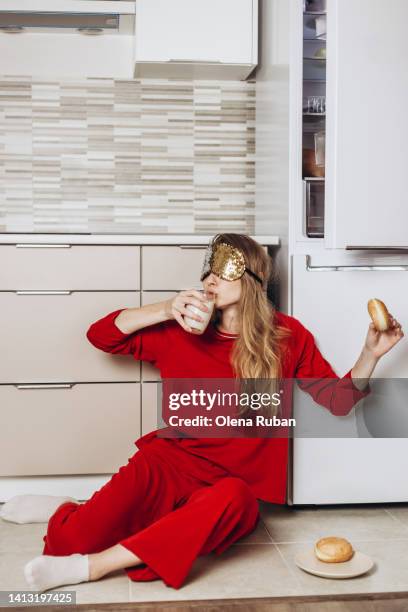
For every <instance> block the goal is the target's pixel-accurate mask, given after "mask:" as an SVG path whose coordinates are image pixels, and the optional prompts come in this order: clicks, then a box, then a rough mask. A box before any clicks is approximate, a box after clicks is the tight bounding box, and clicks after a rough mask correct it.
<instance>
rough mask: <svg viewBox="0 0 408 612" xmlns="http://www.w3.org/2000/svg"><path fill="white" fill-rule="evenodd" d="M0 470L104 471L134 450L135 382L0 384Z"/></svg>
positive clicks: (6, 473)
mask: <svg viewBox="0 0 408 612" xmlns="http://www.w3.org/2000/svg"><path fill="white" fill-rule="evenodd" d="M0 413H1V428H0V476H35V475H41V474H42V475H47V476H51V475H53V474H54V475H55V474H106V473H114V472H116V471H117V470H118V469H119V467H120V466H121V465H124V464H126V461H127V459H128V458H130V457H131V456H132V455H134V453H135V452H136V451H137V448H136V447H135V446H134V441H135V440H136V439H137V438H138V437H139V436H140V383H98V384H73V385H65V386H64V385H62V384H61V385H54V386H52V385H48V386H47V385H37V386H35V385H32V386H31V387H30V388H18V387H17V386H15V385H0Z"/></svg>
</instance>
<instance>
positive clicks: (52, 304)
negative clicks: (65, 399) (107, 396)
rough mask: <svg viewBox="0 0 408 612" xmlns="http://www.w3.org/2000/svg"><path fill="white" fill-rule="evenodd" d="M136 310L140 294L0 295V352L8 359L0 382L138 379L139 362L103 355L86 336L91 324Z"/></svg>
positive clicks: (110, 292)
mask: <svg viewBox="0 0 408 612" xmlns="http://www.w3.org/2000/svg"><path fill="white" fill-rule="evenodd" d="M139 305H140V292H139V291H89V292H87V291H84V292H75V291H74V292H72V293H70V294H68V295H60V294H57V295H55V294H54V295H32V294H29V295H27V294H18V293H14V292H0V311H1V313H2V333H1V335H0V350H1V354H2V355H3V356H6V355H7V358H6V359H5V358H4V357H3V360H2V367H1V369H0V383H17V382H21V383H26V382H83V381H85V382H99V381H100V382H101V381H107V382H109V381H134V380H140V362H137V361H135V359H134V358H133V357H132V356H130V355H112V354H110V353H105V352H103V351H101V350H99V349H97V348H96V347H94V346H93V345H92V344H91V343H90V342H89V340H88V338H87V337H86V332H87V331H88V328H89V326H90V325H91V323H94V322H95V321H97V320H98V319H101V318H102V317H104V316H105V315H107V314H108V313H110V312H112V311H114V310H117V309H119V308H130V307H134V306H139Z"/></svg>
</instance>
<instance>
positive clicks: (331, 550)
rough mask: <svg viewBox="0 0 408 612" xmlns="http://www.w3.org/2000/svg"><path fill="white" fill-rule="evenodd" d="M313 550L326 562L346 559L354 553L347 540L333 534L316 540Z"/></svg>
mask: <svg viewBox="0 0 408 612" xmlns="http://www.w3.org/2000/svg"><path fill="white" fill-rule="evenodd" d="M314 551H315V555H316V557H317V558H318V559H319V560H320V561H325V562H326V563H341V562H342V561H348V560H349V559H351V557H352V556H353V554H354V550H353V547H352V546H351V544H350V542H349V541H348V540H346V539H345V538H337V537H335V536H332V537H329V538H321V539H320V540H318V541H317V542H316V544H315V548H314Z"/></svg>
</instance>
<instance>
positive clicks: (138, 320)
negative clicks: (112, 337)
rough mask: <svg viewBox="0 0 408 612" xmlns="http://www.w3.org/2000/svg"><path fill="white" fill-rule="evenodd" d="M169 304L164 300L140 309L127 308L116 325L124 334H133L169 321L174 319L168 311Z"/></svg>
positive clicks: (117, 319) (118, 318) (121, 313)
mask: <svg viewBox="0 0 408 612" xmlns="http://www.w3.org/2000/svg"><path fill="white" fill-rule="evenodd" d="M168 302H169V300H163V301H162V302H156V303H155V304H146V305H145V306H140V308H125V309H124V310H122V311H121V312H120V314H119V315H118V316H117V317H116V319H115V325H116V327H117V328H118V329H119V330H120V331H121V332H122V333H123V334H133V332H135V331H138V330H139V329H142V328H143V327H147V326H148V325H155V324H156V323H162V322H163V321H167V320H168V319H170V318H172V317H171V312H169V310H168Z"/></svg>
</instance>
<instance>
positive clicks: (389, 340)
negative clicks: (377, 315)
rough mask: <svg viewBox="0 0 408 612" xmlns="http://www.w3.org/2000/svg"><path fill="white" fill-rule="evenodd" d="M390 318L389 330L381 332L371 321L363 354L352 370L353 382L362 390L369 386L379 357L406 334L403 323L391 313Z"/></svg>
mask: <svg viewBox="0 0 408 612" xmlns="http://www.w3.org/2000/svg"><path fill="white" fill-rule="evenodd" d="M389 314H390V313H389ZM390 318H391V327H390V329H389V330H388V331H384V332H379V331H377V330H376V328H375V325H374V323H370V325H369V328H368V332H367V337H366V339H365V343H364V346H363V349H362V351H361V354H360V356H359V358H358V359H357V361H356V363H355V365H354V367H353V368H352V370H351V377H352V380H353V383H354V384H355V385H356V387H358V388H359V389H360V390H361V391H362V390H363V389H365V387H366V386H367V383H368V379H369V378H370V376H371V374H372V373H373V371H374V368H375V366H376V365H377V363H378V361H379V359H381V357H382V356H383V355H385V353H388V351H389V350H390V349H391V348H392V347H393V346H394V345H395V344H397V342H399V341H400V340H401V338H402V337H403V336H404V332H403V331H402V327H401V324H400V323H398V321H397V320H396V319H394V317H393V316H392V315H391V314H390Z"/></svg>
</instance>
